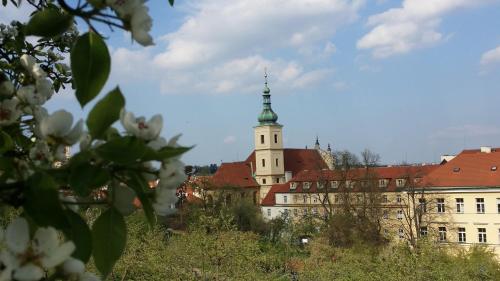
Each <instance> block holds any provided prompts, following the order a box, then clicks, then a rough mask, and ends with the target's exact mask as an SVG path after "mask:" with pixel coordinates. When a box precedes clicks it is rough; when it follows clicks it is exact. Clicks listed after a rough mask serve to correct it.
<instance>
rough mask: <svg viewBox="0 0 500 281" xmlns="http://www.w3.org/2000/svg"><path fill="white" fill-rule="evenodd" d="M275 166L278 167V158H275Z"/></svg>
mask: <svg viewBox="0 0 500 281" xmlns="http://www.w3.org/2000/svg"><path fill="white" fill-rule="evenodd" d="M276 167H278V158H276Z"/></svg>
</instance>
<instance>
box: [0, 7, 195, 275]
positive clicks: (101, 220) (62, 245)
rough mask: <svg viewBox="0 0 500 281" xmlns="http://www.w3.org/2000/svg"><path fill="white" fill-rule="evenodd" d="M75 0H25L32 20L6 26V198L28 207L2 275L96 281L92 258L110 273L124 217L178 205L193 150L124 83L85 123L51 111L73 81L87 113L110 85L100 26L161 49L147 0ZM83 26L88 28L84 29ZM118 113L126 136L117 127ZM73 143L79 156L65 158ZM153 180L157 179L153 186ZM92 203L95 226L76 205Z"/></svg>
mask: <svg viewBox="0 0 500 281" xmlns="http://www.w3.org/2000/svg"><path fill="white" fill-rule="evenodd" d="M73 2H74V3H70V1H64V0H57V1H50V0H38V1H35V0H27V1H23V5H30V6H32V8H33V9H34V13H33V14H32V15H31V18H30V20H29V21H28V22H27V23H21V22H18V21H15V22H12V23H11V24H10V25H4V24H2V25H0V43H1V44H0V66H1V72H0V202H1V204H2V205H8V206H12V207H14V208H16V209H17V210H18V214H22V215H21V216H19V217H17V218H15V219H14V220H13V221H11V222H10V223H9V224H8V225H7V227H6V231H5V239H4V240H5V245H2V247H0V248H1V249H2V250H1V251H2V253H1V257H2V258H1V259H0V268H1V269H2V273H1V274H2V275H1V276H2V280H4V279H5V280H55V279H72V280H76V279H78V280H96V279H97V277H96V276H94V275H92V274H90V273H86V272H84V268H85V266H84V264H85V263H87V262H88V261H89V259H90V257H91V256H92V257H93V261H94V264H95V266H96V268H97V269H98V270H99V272H100V273H101V275H102V276H103V277H104V278H106V276H108V275H109V273H110V272H111V271H112V268H113V265H114V264H115V262H116V261H117V260H118V259H119V258H120V256H121V255H122V253H123V250H124V247H125V244H126V239H127V228H126V224H125V220H124V216H127V215H129V214H131V213H133V212H134V211H135V204H134V199H135V198H138V199H139V201H140V203H141V206H142V209H143V210H144V214H145V216H146V217H147V219H148V221H149V224H150V225H151V227H152V226H153V225H154V224H155V222H156V216H157V215H161V216H165V215H168V214H170V213H172V212H173V209H172V207H171V206H172V205H173V204H174V203H175V202H176V201H177V197H176V196H175V190H176V188H177V187H178V186H179V184H180V183H182V182H183V181H184V180H185V178H186V175H185V173H184V164H183V163H182V162H181V161H180V159H179V158H180V156H181V155H182V154H183V153H184V152H186V151H187V150H189V148H187V147H181V146H179V145H178V144H177V140H178V137H174V138H172V139H171V140H169V141H167V140H166V139H164V138H163V137H161V136H160V132H161V129H162V127H163V119H162V117H161V116H160V115H155V116H153V117H152V118H151V119H150V120H146V119H145V118H144V117H138V118H136V116H135V115H134V114H133V113H131V112H128V111H126V110H125V96H124V95H123V94H122V93H121V90H120V88H119V87H118V86H117V87H116V88H115V89H114V90H112V91H110V92H109V93H107V94H106V95H104V96H102V97H101V98H100V100H99V101H98V102H97V103H96V104H95V105H94V107H93V108H92V109H91V110H90V112H89V114H88V116H87V118H86V120H85V121H84V120H79V121H78V122H76V123H74V122H73V116H72V114H71V113H70V112H67V111H65V110H58V111H55V112H53V113H51V114H49V113H48V112H47V110H46V109H45V108H44V107H43V105H44V104H45V102H46V101H47V100H48V99H50V98H51V97H52V96H53V94H54V92H58V91H59V90H60V89H64V88H66V89H69V86H70V85H71V86H72V87H73V88H74V91H75V96H76V98H77V100H78V102H79V103H80V105H81V107H82V108H83V107H85V106H86V105H88V104H89V102H91V101H92V100H94V99H95V98H96V97H97V96H98V95H99V94H100V92H101V91H102V88H103V86H104V84H105V83H106V81H107V78H108V76H109V73H110V65H111V62H110V60H111V59H110V55H109V52H108V47H107V44H106V42H105V40H104V38H103V37H102V36H101V35H100V34H99V32H98V31H97V30H98V29H97V28H96V26H98V25H105V26H108V27H110V29H111V30H113V29H116V28H118V29H123V30H126V31H129V32H130V33H131V36H132V38H133V39H134V41H136V42H137V43H139V44H140V45H143V46H148V45H151V44H153V41H152V37H151V36H150V35H149V31H150V29H151V25H152V19H151V17H150V16H149V14H148V9H147V7H146V6H145V4H144V1H132V0H130V1H104V0H88V1H73ZM169 2H170V4H171V5H172V4H173V0H169ZM2 5H3V6H10V7H13V6H15V7H18V6H19V5H21V1H15V0H10V1H2ZM78 23H83V24H84V25H86V26H87V27H88V29H89V31H88V32H85V33H84V34H78V32H77V29H76V28H75V25H76V24H78ZM34 42H35V43H34ZM67 57H69V59H70V66H67V65H66V64H65V63H64V59H65V58H67ZM118 120H120V122H121V124H122V126H123V128H124V129H125V131H124V132H119V131H118V130H117V129H116V128H114V127H113V124H114V123H115V122H116V121H118ZM85 127H86V129H85ZM75 144H79V146H80V150H79V152H77V153H75V154H74V155H73V156H72V157H71V158H70V159H67V152H68V147H71V146H73V145H75ZM124 152H125V153H124ZM153 162H156V163H157V164H152V163H153ZM151 182H158V185H157V186H156V188H155V189H154V190H153V189H151V188H150V185H149V183H151ZM88 206H91V207H92V206H93V207H96V206H98V207H99V210H100V211H99V216H98V217H97V218H96V219H95V221H93V223H91V222H90V221H86V220H85V219H84V218H82V216H81V213H79V212H78V210H77V208H78V207H83V208H87V207H88ZM0 233H3V230H2V231H0ZM60 234H64V240H60V239H59V238H58V237H59V235H60ZM0 237H1V236H0Z"/></svg>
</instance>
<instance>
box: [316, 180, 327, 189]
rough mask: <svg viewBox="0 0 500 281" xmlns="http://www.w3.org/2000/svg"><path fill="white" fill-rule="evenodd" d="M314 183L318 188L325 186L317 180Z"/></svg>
mask: <svg viewBox="0 0 500 281" xmlns="http://www.w3.org/2000/svg"><path fill="white" fill-rule="evenodd" d="M316 185H317V187H318V189H323V187H325V184H324V183H322V182H319V181H318V182H317V183H316Z"/></svg>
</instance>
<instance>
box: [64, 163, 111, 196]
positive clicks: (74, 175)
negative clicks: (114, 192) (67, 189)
mask: <svg viewBox="0 0 500 281" xmlns="http://www.w3.org/2000/svg"><path fill="white" fill-rule="evenodd" d="M110 178H111V176H110V174H109V173H108V172H107V171H106V170H105V169H103V168H101V167H97V166H93V165H91V164H90V163H80V164H78V165H74V166H72V167H71V175H70V176H69V185H70V186H71V189H73V191H75V193H76V194H77V195H78V196H88V195H89V194H90V192H91V191H92V190H93V189H95V188H99V187H102V186H104V185H106V183H107V182H108V181H109V180H110Z"/></svg>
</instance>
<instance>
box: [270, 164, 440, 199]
mask: <svg viewBox="0 0 500 281" xmlns="http://www.w3.org/2000/svg"><path fill="white" fill-rule="evenodd" d="M438 167H439V165H425V166H392V167H374V168H371V172H373V173H374V174H375V176H376V178H377V179H387V180H389V182H388V185H387V187H386V189H385V191H396V179H409V180H413V179H416V178H423V177H425V175H426V174H428V173H430V172H431V171H433V170H435V169H437V168H438ZM365 175H366V169H364V168H357V169H352V170H350V171H349V172H348V173H347V174H346V173H344V172H342V171H340V170H304V171H301V172H299V173H298V174H297V175H296V176H295V177H293V179H292V180H290V181H289V182H287V183H284V184H278V185H273V186H272V187H271V189H270V190H269V192H268V193H267V195H266V197H264V199H263V200H262V203H261V205H263V206H273V205H275V202H276V198H275V194H276V193H287V192H294V193H299V192H318V189H317V181H318V180H320V181H321V180H323V181H334V180H342V179H343V180H346V179H347V180H354V181H356V180H362V179H363V178H364V177H365ZM292 182H294V183H296V184H297V187H296V188H295V189H293V190H291V189H290V184H291V183H292ZM304 182H310V184H311V185H310V187H309V189H307V190H304V189H303V183H304ZM355 190H356V188H355V189H354V191H355Z"/></svg>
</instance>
